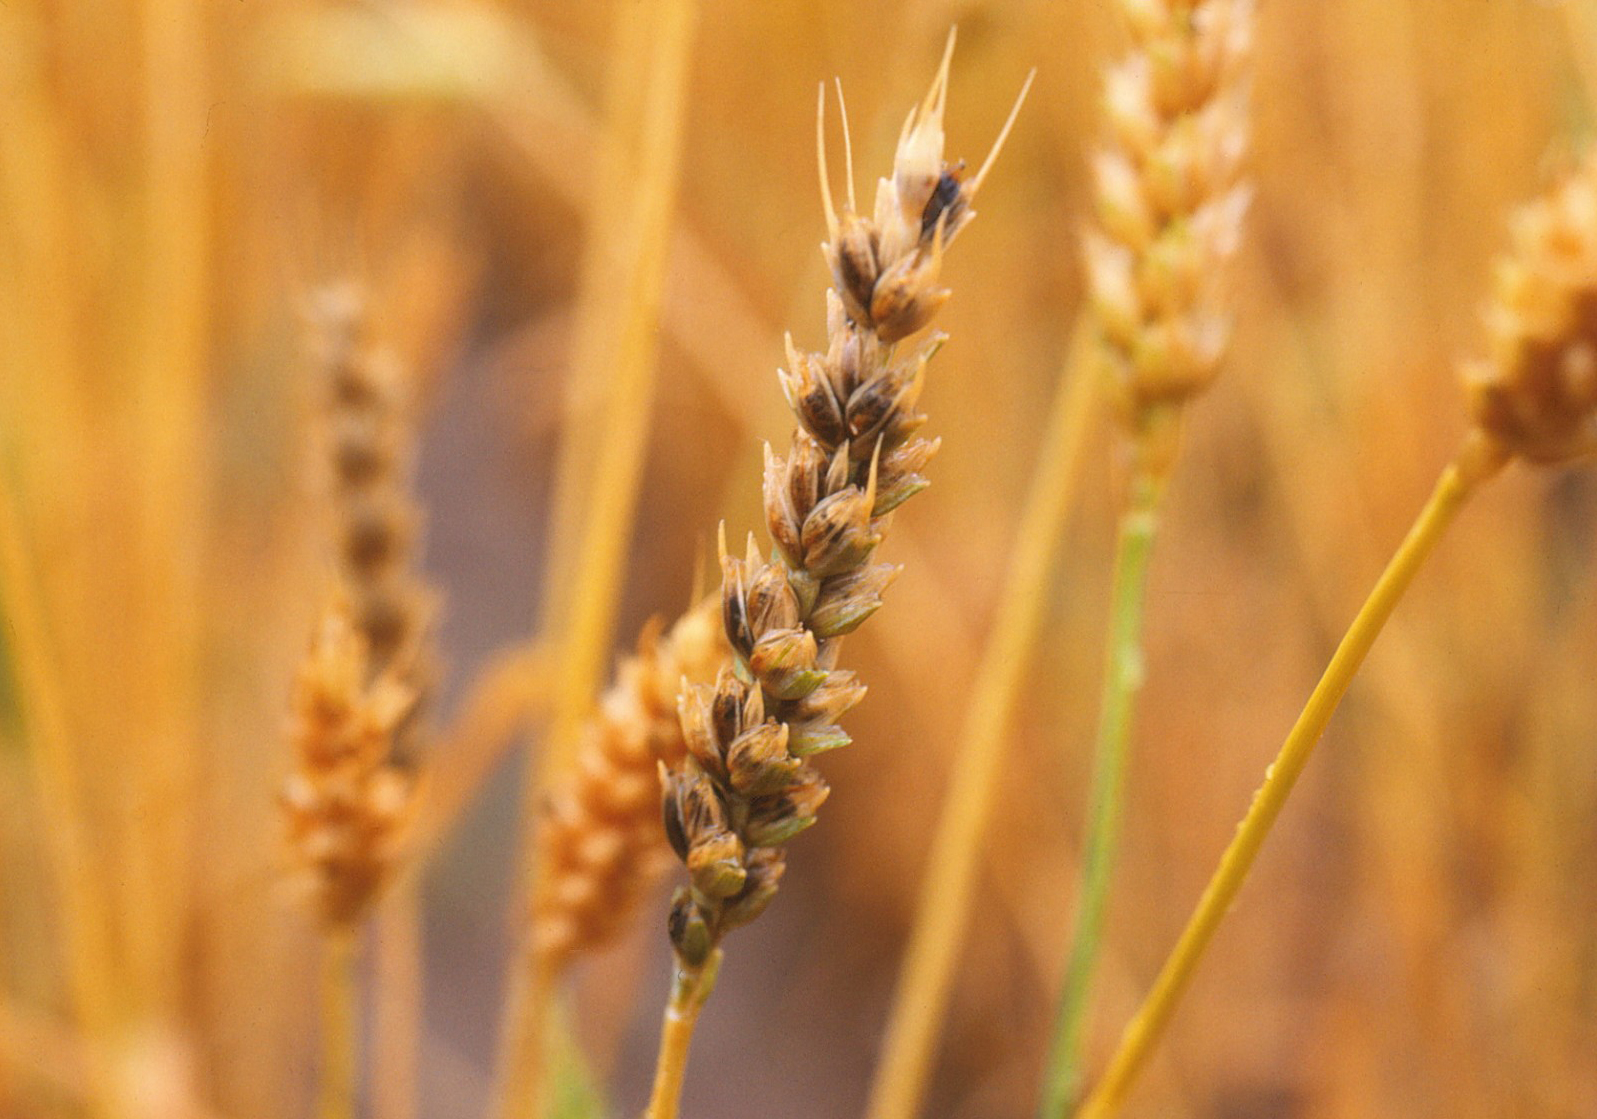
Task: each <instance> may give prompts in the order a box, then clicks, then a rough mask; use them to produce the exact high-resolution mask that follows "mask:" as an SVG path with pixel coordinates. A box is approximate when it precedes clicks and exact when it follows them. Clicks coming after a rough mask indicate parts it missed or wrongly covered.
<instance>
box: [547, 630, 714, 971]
mask: <svg viewBox="0 0 1597 1119" xmlns="http://www.w3.org/2000/svg"><path fill="white" fill-rule="evenodd" d="M717 606H718V604H717V603H716V601H715V600H713V599H707V600H706V601H705V602H703V603H702V604H700V605H699V606H698V607H695V608H694V609H693V610H690V611H689V612H688V613H686V614H684V615H683V616H682V617H681V618H680V619H678V621H677V623H676V624H675V625H674V626H672V627H671V630H670V631H669V632H667V633H662V626H661V624H660V622H659V621H658V620H655V621H652V622H650V623H649V625H648V626H647V627H645V629H644V631H643V633H642V635H641V636H640V637H639V639H638V649H637V652H636V654H635V655H633V656H631V657H627V658H625V659H624V660H623V661H622V662H621V664H620V666H619V667H618V669H617V671H616V680H615V683H614V684H612V685H611V686H610V688H609V690H608V691H606V692H605V694H604V696H603V697H602V699H601V700H600V704H599V712H598V714H597V715H595V716H594V718H593V719H592V720H591V721H590V722H589V724H588V726H587V728H586V730H585V732H584V734H583V739H582V743H581V745H580V746H579V748H578V753H577V759H576V766H575V770H574V772H572V773H571V774H570V775H568V776H567V777H566V778H565V780H564V781H562V782H561V784H560V785H559V786H558V787H557V788H555V789H554V790H552V791H551V793H550V795H549V798H548V801H547V803H546V805H545V808H544V819H543V824H542V841H541V843H540V847H539V857H540V862H541V865H540V867H539V870H538V890H537V894H536V896H535V898H534V901H533V949H534V952H535V953H536V954H537V956H538V958H539V965H540V966H539V970H540V973H552V972H553V971H555V970H557V969H558V968H559V967H561V966H563V965H564V964H565V963H566V962H567V961H569V960H570V959H571V958H572V957H573V956H575V955H576V954H577V953H579V952H583V951H587V950H590V949H593V948H597V947H599V946H601V945H602V944H604V943H605V942H606V941H608V940H609V939H611V938H612V937H613V936H615V935H616V934H617V933H618V932H619V931H620V930H622V929H623V928H624V927H625V926H626V924H627V922H628V921H629V920H630V918H631V917H632V915H633V914H634V913H635V912H636V910H637V907H638V905H639V904H640V903H641V902H642V900H643V897H644V895H645V894H646V893H647V892H648V889H649V887H650V886H651V885H652V884H653V883H654V881H655V880H656V878H657V876H658V874H659V872H660V871H661V870H662V869H663V867H664V865H666V864H667V862H668V854H667V847H666V842H665V833H664V831H663V830H662V829H661V827H660V806H659V795H660V794H659V778H658V776H657V766H658V765H659V764H660V763H662V762H663V763H665V764H666V765H676V764H678V763H679V762H680V761H681V759H682V757H683V754H684V753H685V750H686V747H685V745H684V743H683V741H682V729H681V725H680V723H679V722H678V720H677V715H676V691H677V688H678V687H679V686H680V683H681V681H682V680H684V679H686V680H691V681H695V682H703V681H705V680H709V679H712V678H713V677H714V675H715V670H716V668H717V666H718V665H719V664H720V663H721V660H722V659H723V658H724V657H725V655H726V643H725V641H724V640H722V638H721V633H720V628H719V626H718V625H717V615H716V609H717Z"/></svg>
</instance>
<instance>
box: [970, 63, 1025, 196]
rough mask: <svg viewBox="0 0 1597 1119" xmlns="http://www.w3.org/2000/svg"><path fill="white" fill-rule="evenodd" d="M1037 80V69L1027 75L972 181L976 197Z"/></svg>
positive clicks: (971, 184)
mask: <svg viewBox="0 0 1597 1119" xmlns="http://www.w3.org/2000/svg"><path fill="white" fill-rule="evenodd" d="M1036 78H1037V67H1035V66H1033V67H1032V68H1031V73H1029V74H1027V75H1026V80H1025V82H1024V83H1023V84H1022V85H1021V87H1020V92H1019V93H1018V94H1017V95H1016V96H1015V104H1014V106H1013V107H1012V108H1011V109H1010V110H1009V117H1008V119H1006V120H1005V121H1004V127H1002V128H1000V129H999V130H998V138H997V139H996V140H994V141H993V146H992V150H991V151H989V152H988V153H987V158H986V159H984V160H982V165H981V170H980V171H977V172H976V177H975V178H973V179H971V181H970V186H969V188H968V190H969V193H971V194H972V195H974V194H975V193H976V192H977V191H978V190H980V189H981V185H982V181H983V180H984V179H986V178H987V172H988V171H990V170H992V166H993V161H994V160H996V159H997V158H998V153H999V152H1000V151H1002V150H1003V147H1004V143H1005V141H1007V140H1008V139H1009V130H1010V129H1011V128H1013V127H1014V126H1015V118H1016V117H1017V116H1019V115H1020V107H1021V106H1022V105H1024V104H1025V103H1026V94H1028V93H1030V92H1031V83H1032V82H1033V81H1035V80H1036Z"/></svg>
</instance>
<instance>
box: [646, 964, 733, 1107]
mask: <svg viewBox="0 0 1597 1119" xmlns="http://www.w3.org/2000/svg"><path fill="white" fill-rule="evenodd" d="M720 970H721V949H719V948H717V949H716V950H715V951H714V952H712V953H710V958H709V959H708V960H706V961H705V962H704V964H703V966H701V967H697V968H686V967H683V966H682V964H681V963H680V961H679V962H678V963H677V969H676V978H675V980H673V982H672V984H671V998H670V999H669V1000H668V1001H667V1002H666V1004H665V1020H664V1022H662V1023H661V1026H660V1055H659V1057H658V1058H656V1060H655V1064H654V1091H653V1092H652V1093H650V1095H649V1110H648V1111H647V1112H645V1113H644V1119H676V1115H677V1108H678V1106H680V1104H681V1102H682V1079H683V1077H684V1076H685V1075H686V1073H687V1071H688V1047H689V1046H690V1045H691V1044H692V1043H693V1029H694V1027H695V1026H697V1025H698V1023H699V1011H701V1010H703V1009H704V1003H705V1000H707V999H708V998H709V997H710V992H711V991H713V990H715V977H716V975H717V974H718V973H719V972H720Z"/></svg>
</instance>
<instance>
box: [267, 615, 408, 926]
mask: <svg viewBox="0 0 1597 1119" xmlns="http://www.w3.org/2000/svg"><path fill="white" fill-rule="evenodd" d="M370 669H371V657H370V652H369V650H368V648H367V645H366V639H365V638H364V637H363V636H362V635H361V633H360V632H359V630H358V629H357V628H356V626H355V623H354V619H353V617H352V614H351V612H350V609H349V607H348V605H347V604H346V602H345V601H344V600H343V599H339V600H338V601H336V602H335V603H334V604H333V605H331V606H330V607H329V608H328V609H327V611H326V612H325V614H324V615H323V617H322V619H321V622H320V623H319V625H318V626H317V629H316V633H315V636H314V638H313V640H312V642H311V648H310V651H309V653H308V654H307V656H306V658H305V661H304V662H303V664H302V665H301V666H300V669H299V672H298V674H297V676H296V678H295V681H294V690H293V699H292V704H291V716H290V726H289V735H288V738H289V746H290V748H291V752H292V759H293V769H292V771H291V773H290V775H289V777H288V779H287V781H286V782H285V783H284V786H283V791H282V794H281V803H282V808H283V813H284V817H285V819H286V823H287V836H288V846H289V853H290V857H291V859H292V861H293V863H294V864H295V867H296V869H297V870H298V871H299V872H300V874H301V876H302V879H303V881H304V883H305V886H306V889H307V891H308V892H309V894H310V895H311V897H312V899H313V901H314V905H315V909H316V912H317V914H318V916H319V918H320V920H321V921H322V922H323V924H324V926H325V927H328V928H350V927H352V926H354V925H355V924H356V923H358V922H359V921H360V919H361V918H362V917H363V916H364V915H365V914H366V913H367V912H368V911H369V909H370V906H371V903H372V900H373V899H374V898H375V896H376V895H377V892H378V891H379V889H380V888H381V887H382V885H383V884H384V882H385V881H386V880H387V878H388V875H389V871H390V870H391V869H392V867H393V865H394V862H395V859H396V858H397V857H398V854H399V850H400V846H401V843H402V841H403V838H404V834H405V830H406V825H407V823H408V821H409V820H410V817H411V808H412V805H413V803H414V797H415V792H416V789H415V782H414V780H413V778H412V777H411V775H410V774H409V773H408V771H406V770H405V769H403V768H402V767H399V766H396V765H394V764H393V761H392V758H391V750H392V746H393V738H394V733H395V731H396V729H397V728H398V727H399V726H400V725H401V724H402V723H403V721H404V720H405V719H406V717H407V716H408V715H409V713H410V710H411V707H412V706H413V704H414V702H415V693H414V692H413V691H412V690H411V689H410V688H409V687H408V686H407V685H405V684H404V683H402V682H401V681H400V680H398V679H397V678H396V677H395V676H394V675H393V674H392V673H388V672H385V673H382V674H380V675H378V676H377V677H376V678H375V679H372V678H371V673H370Z"/></svg>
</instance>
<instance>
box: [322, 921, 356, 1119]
mask: <svg viewBox="0 0 1597 1119" xmlns="http://www.w3.org/2000/svg"><path fill="white" fill-rule="evenodd" d="M355 938H356V934H355V930H354V929H352V928H332V929H329V930H327V932H326V933H325V934H323V936H322V1028H321V1034H322V1036H321V1042H322V1067H321V1076H320V1078H319V1079H318V1081H317V1088H316V1119H355V1080H356V1074H355V1063H356V1058H355V1015H356V1009H355V1007H356V981H355Z"/></svg>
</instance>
